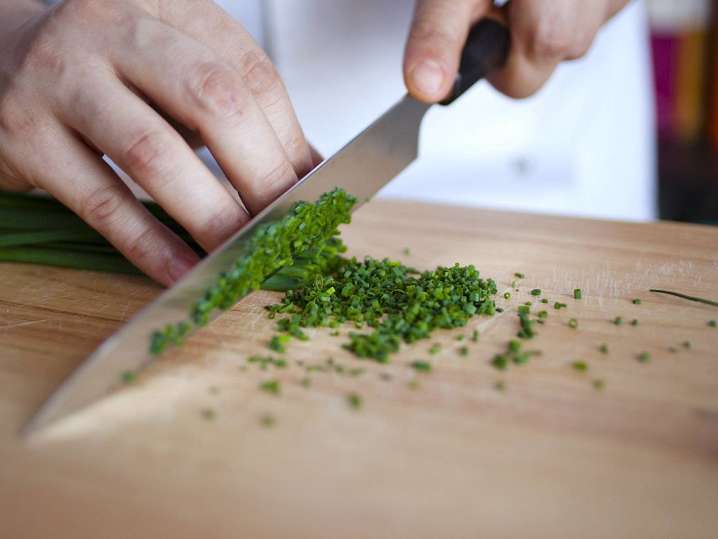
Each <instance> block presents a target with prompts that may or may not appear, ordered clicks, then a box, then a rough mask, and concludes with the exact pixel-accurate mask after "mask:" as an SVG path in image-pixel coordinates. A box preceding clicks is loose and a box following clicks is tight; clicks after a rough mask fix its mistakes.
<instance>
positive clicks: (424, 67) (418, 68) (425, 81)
mask: <svg viewBox="0 0 718 539" xmlns="http://www.w3.org/2000/svg"><path fill="white" fill-rule="evenodd" d="M447 80H448V75H447V72H446V69H445V68H444V67H443V66H442V65H441V64H440V63H439V62H437V61H436V60H432V59H424V60H420V61H419V62H418V63H416V64H415V65H414V67H412V68H411V69H410V70H409V71H408V73H407V77H406V83H407V87H408V89H409V92H410V93H411V94H412V95H413V96H414V97H416V98H417V99H419V100H421V101H426V102H429V103H433V102H436V101H440V100H441V99H443V98H444V96H445V95H446V93H447V91H448V90H447Z"/></svg>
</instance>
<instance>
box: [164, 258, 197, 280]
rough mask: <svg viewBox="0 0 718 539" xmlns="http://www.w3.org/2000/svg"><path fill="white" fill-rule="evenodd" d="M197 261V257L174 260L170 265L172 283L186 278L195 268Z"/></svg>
mask: <svg viewBox="0 0 718 539" xmlns="http://www.w3.org/2000/svg"><path fill="white" fill-rule="evenodd" d="M197 261H198V260H197V258H196V257H193V256H189V255H186V256H178V257H176V258H173V259H172V262H170V265H169V274H170V279H172V282H173V283H175V282H177V281H179V280H180V279H181V278H182V277H184V275H185V274H186V273H187V272H188V271H190V270H191V269H192V268H193V267H194V266H195V264H196V263H197Z"/></svg>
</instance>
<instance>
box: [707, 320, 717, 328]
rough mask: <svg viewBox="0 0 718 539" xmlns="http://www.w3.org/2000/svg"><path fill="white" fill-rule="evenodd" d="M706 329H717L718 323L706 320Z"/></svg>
mask: <svg viewBox="0 0 718 539" xmlns="http://www.w3.org/2000/svg"><path fill="white" fill-rule="evenodd" d="M708 327H709V328H715V327H718V322H716V321H715V320H708Z"/></svg>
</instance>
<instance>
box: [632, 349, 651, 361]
mask: <svg viewBox="0 0 718 539" xmlns="http://www.w3.org/2000/svg"><path fill="white" fill-rule="evenodd" d="M636 359H637V360H638V361H639V363H648V362H649V361H651V354H649V353H648V352H641V353H640V354H638V355H637V356H636Z"/></svg>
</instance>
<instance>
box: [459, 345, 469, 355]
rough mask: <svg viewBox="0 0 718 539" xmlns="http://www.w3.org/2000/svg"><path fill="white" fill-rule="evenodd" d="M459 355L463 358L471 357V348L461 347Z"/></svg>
mask: <svg viewBox="0 0 718 539" xmlns="http://www.w3.org/2000/svg"><path fill="white" fill-rule="evenodd" d="M457 353H458V354H459V355H460V356H461V357H466V356H468V355H469V348H468V347H467V346H461V347H460V348H459V349H458V350H457Z"/></svg>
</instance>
